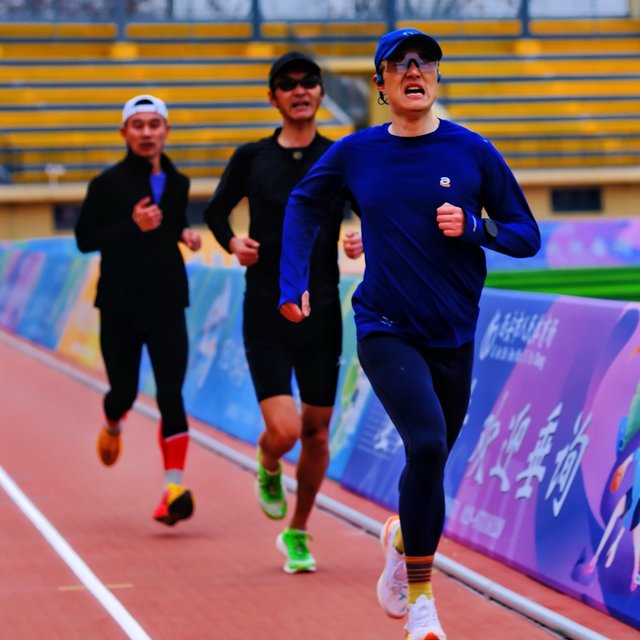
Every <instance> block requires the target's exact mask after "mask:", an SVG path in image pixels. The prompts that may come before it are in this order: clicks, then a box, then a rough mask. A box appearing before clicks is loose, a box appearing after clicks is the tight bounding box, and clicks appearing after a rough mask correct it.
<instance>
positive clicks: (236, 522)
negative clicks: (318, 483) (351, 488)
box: [0, 333, 638, 640]
mask: <svg viewBox="0 0 640 640" xmlns="http://www.w3.org/2000/svg"><path fill="white" fill-rule="evenodd" d="M0 338H1V339H0V380H1V384H0V394H1V396H0V406H1V407H2V419H1V421H0V545H1V548H2V553H1V554H0V640H36V639H46V640H76V639H82V640H112V639H113V640H116V639H121V638H127V637H129V638H135V639H136V640H144V639H146V638H153V639H154V640H165V639H166V640H200V639H202V640H218V639H220V640H222V639H224V640H231V639H235V638H243V639H244V638H251V639H253V638H256V639H257V638H260V639H264V640H297V639H299V638H304V639H305V640H383V639H384V640H394V639H397V640H401V639H402V638H403V632H402V623H401V622H399V621H395V620H391V619H389V618H387V617H385V616H384V614H383V613H382V612H381V611H380V609H379V607H378V605H377V602H376V599H375V583H376V580H377V577H378V573H379V570H380V567H381V562H382V555H381V551H380V547H379V544H378V542H377V540H376V539H375V537H374V536H373V535H371V533H367V532H365V531H364V530H363V529H362V528H358V527H355V526H354V525H353V524H350V523H349V522H346V521H345V520H344V519H341V518H338V517H336V516H335V515H334V514H332V513H330V512H329V511H327V510H325V509H319V510H317V511H316V512H315V513H314V515H313V516H312V520H311V523H310V529H311V531H312V534H313V536H314V541H313V543H312V549H313V552H314V554H315V556H316V559H317V560H318V565H319V568H318V572H317V573H315V574H307V575H296V576H289V575H286V574H285V573H284V572H282V570H281V564H282V559H281V557H280V555H279V554H278V552H277V551H276V549H275V546H274V539H275V536H276V535H277V534H278V532H279V531H280V529H281V525H280V524H279V523H274V522H271V521H269V520H267V519H266V518H264V517H263V516H262V514H261V513H260V512H259V510H258V507H257V506H256V504H255V500H254V496H253V478H252V471H251V469H249V468H247V467H246V466H244V467H243V466H242V465H241V464H238V462H237V460H236V461H235V462H234V461H229V460H228V459H226V458H225V457H223V456H221V455H218V454H216V453H215V452H213V451H212V450H211V448H210V447H207V446H201V445H202V442H204V441H205V440H207V439H211V438H213V439H215V441H216V442H218V443H220V446H221V447H228V448H229V450H230V451H232V452H235V454H236V455H237V456H238V459H240V460H242V459H247V460H251V459H253V457H254V451H253V449H252V448H251V447H248V446H247V445H245V444H244V443H241V442H238V441H236V440H233V439H231V438H229V437H227V436H225V435H224V434H221V433H219V432H217V431H216V430H214V429H212V428H211V427H208V426H206V425H203V424H200V423H198V422H196V421H192V423H191V424H192V428H193V430H194V442H192V445H191V448H190V452H189V457H188V463H187V471H186V474H185V476H186V477H185V481H186V483H187V484H188V485H189V486H190V487H191V488H192V490H193V492H194V494H195V497H196V513H195V515H194V517H193V519H191V520H189V521H187V522H183V523H179V524H178V525H177V526H176V527H175V528H168V527H163V526H162V525H159V524H157V523H156V522H154V521H153V520H152V518H151V513H152V511H153V509H154V507H155V505H156V502H157V500H158V499H159V497H160V493H161V487H162V470H161V465H160V453H159V450H158V447H157V444H156V421H155V419H154V417H153V416H154V415H155V414H154V412H155V408H154V405H153V404H152V403H150V402H148V401H146V400H143V401H142V402H141V405H140V406H139V408H138V409H137V410H134V411H132V412H131V413H130V414H129V416H128V419H127V424H126V427H125V429H126V431H125V434H124V450H123V455H122V458H121V460H120V461H119V463H118V464H117V465H116V466H115V467H113V468H110V469H108V468H104V467H102V466H101V465H100V463H99V462H98V460H97V457H96V454H95V436H96V432H97V428H98V426H99V423H100V419H101V410H100V406H101V393H100V392H99V390H98V389H96V388H95V386H96V384H97V385H100V384H104V381H103V380H101V379H100V378H96V375H95V374H94V373H90V372H83V371H80V370H79V369H77V368H74V369H73V372H75V375H74V376H70V375H69V370H70V367H69V365H68V364H66V363H63V362H61V361H59V360H55V359H52V358H51V356H50V354H48V353H44V352H41V351H40V350H38V349H35V348H33V347H32V346H30V345H27V343H25V342H22V341H19V340H18V339H15V338H14V337H12V336H9V335H8V334H5V333H0ZM25 348H26V351H25ZM39 354H42V357H43V358H44V359H45V362H42V361H41V358H40V355H39ZM47 360H53V364H54V365H56V363H59V364H60V366H61V367H62V369H60V368H59V367H58V366H52V363H51V362H49V363H47V362H46V361H47ZM83 379H85V380H87V381H89V382H92V383H93V387H92V386H91V385H89V386H88V385H87V384H86V383H85V382H83ZM212 392H213V393H215V390H212ZM200 436H201V437H200ZM245 456H246V458H245ZM285 472H286V473H287V474H288V475H289V476H292V475H293V474H292V468H291V467H290V466H286V468H285ZM323 496H326V497H327V501H328V502H329V503H332V501H334V502H335V501H337V502H338V503H342V504H344V505H346V507H348V508H349V509H351V510H352V511H353V512H354V513H355V512H357V513H358V514H361V515H362V518H364V519H368V520H369V521H371V522H374V523H382V522H383V521H384V520H385V519H386V518H387V516H388V515H389V512H387V511H386V510H384V509H382V508H381V507H378V506H377V505H375V504H372V503H370V502H369V501H367V500H364V499H361V498H359V497H357V496H354V495H352V494H349V493H348V492H345V491H344V490H342V489H341V488H340V487H339V486H337V485H335V484H334V483H332V482H330V481H327V482H326V483H325V484H324V486H323ZM440 553H441V554H442V556H443V557H446V558H449V559H451V560H453V561H455V562H458V563H461V564H463V565H465V566H466V567H469V568H470V569H472V570H473V571H475V572H478V573H479V574H481V575H483V576H486V577H487V578H489V579H490V580H492V581H495V582H496V583H498V584H499V585H502V586H504V587H506V588H507V589H509V590H512V591H514V592H517V593H518V594H520V595H522V596H524V597H525V598H527V599H530V600H531V602H532V604H533V605H534V606H538V605H541V606H543V607H546V608H548V609H550V610H552V611H555V612H557V614H560V615H561V616H563V617H566V618H568V619H570V620H572V621H575V623H577V624H578V625H582V626H583V627H584V628H586V629H589V630H593V635H592V637H593V638H602V637H606V638H611V639H612V640H626V639H629V640H631V638H637V637H638V633H637V632H636V631H634V630H632V629H631V628H630V627H628V626H626V625H623V624H622V623H619V622H617V621H615V620H613V619H611V618H609V617H608V616H605V615H603V614H601V613H599V612H597V611H594V610H593V609H591V608H590V607H586V606H584V605H581V604H580V603H578V602H576V601H575V600H573V599H571V598H568V597H566V596H563V595H561V594H558V593H556V592H554V591H552V590H550V589H547V588H545V587H543V586H542V585H540V584H538V583H537V582H535V581H533V580H530V579H529V578H527V577H524V576H522V575H521V574H519V573H516V572H514V571H511V570H510V569H508V568H506V567H504V566H502V565H500V564H499V563H496V562H493V561H491V560H489V559H486V558H484V557H482V556H481V555H479V554H476V553H474V552H472V551H470V550H468V549H466V548H464V547H462V546H460V545H457V544H455V543H453V542H451V541H448V540H444V541H443V543H442V545H441V548H440ZM434 580H435V593H436V598H437V601H438V603H439V605H438V609H439V612H440V617H441V620H442V622H443V625H444V627H445V629H446V630H447V632H448V637H449V640H466V639H470V638H473V639H474V640H484V639H489V638H490V639H491V640H503V639H504V640H537V639H544V638H553V637H559V636H557V635H556V634H555V633H552V632H551V631H549V630H548V629H546V628H543V627H541V626H540V625H539V624H537V623H534V622H532V621H531V620H529V619H527V618H525V617H523V616H522V615H520V614H518V613H516V612H514V611H513V610H511V609H509V608H506V607H504V606H501V605H500V604H497V603H496V602H493V601H491V600H490V599H488V598H486V597H484V596H482V595H480V594H478V593H477V592H476V591H473V590H471V589H469V588H468V587H466V586H464V585H463V584H461V583H460V582H459V581H458V580H456V579H454V578H452V577H450V576H449V575H446V574H444V573H443V572H442V571H436V575H435V578H434ZM583 637H586V636H583Z"/></svg>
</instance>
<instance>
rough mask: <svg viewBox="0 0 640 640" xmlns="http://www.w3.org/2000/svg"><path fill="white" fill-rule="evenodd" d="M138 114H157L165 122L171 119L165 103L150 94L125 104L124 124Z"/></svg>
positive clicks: (132, 99) (123, 111) (123, 112)
mask: <svg viewBox="0 0 640 640" xmlns="http://www.w3.org/2000/svg"><path fill="white" fill-rule="evenodd" d="M136 113H157V114H158V115H160V116H162V117H163V118H164V119H165V120H168V119H169V111H168V110H167V105H166V104H165V103H164V101H162V100H160V98H156V97H155V96H151V95H148V94H143V95H140V96H136V97H135V98H131V100H127V102H125V105H124V107H123V109H122V124H124V123H125V122H126V121H127V120H128V119H129V118H130V117H131V116H132V115H134V114H136Z"/></svg>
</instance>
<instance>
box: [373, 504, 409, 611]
mask: <svg viewBox="0 0 640 640" xmlns="http://www.w3.org/2000/svg"><path fill="white" fill-rule="evenodd" d="M399 528H400V519H399V518H398V516H391V518H389V519H388V520H387V522H386V523H385V525H384V527H383V528H382V532H381V533H380V544H381V545H382V550H383V551H384V556H385V563H384V569H383V570H382V573H381V574H380V578H378V586H377V594H378V602H379V603H380V606H381V607H382V608H383V609H384V612H385V613H386V614H387V615H388V616H390V617H391V618H403V617H404V616H405V615H406V614H407V591H408V589H409V587H408V582H407V565H406V564H405V561H404V555H403V554H402V553H398V551H397V550H396V548H395V547H394V546H393V539H394V538H395V535H396V531H398V529H399Z"/></svg>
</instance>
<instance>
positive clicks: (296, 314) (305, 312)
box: [280, 291, 311, 322]
mask: <svg viewBox="0 0 640 640" xmlns="http://www.w3.org/2000/svg"><path fill="white" fill-rule="evenodd" d="M280 313H281V314H282V315H283V316H284V317H285V318H286V319H287V320H289V321H290V322H302V321H303V320H304V319H305V318H308V317H309V315H310V314H311V305H310V304H309V292H308V291H305V292H304V293H303V294H302V299H301V301H300V305H297V304H296V303H295V302H285V303H284V304H283V305H282V306H281V307H280Z"/></svg>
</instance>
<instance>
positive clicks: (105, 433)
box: [96, 425, 122, 467]
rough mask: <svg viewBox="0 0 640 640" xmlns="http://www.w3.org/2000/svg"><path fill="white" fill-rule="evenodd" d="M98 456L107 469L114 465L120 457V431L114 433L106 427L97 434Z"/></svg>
mask: <svg viewBox="0 0 640 640" xmlns="http://www.w3.org/2000/svg"><path fill="white" fill-rule="evenodd" d="M96 445H97V448H98V456H99V458H100V460H102V464H104V465H105V466H107V467H110V466H111V465H114V464H115V463H116V462H117V461H118V458H119V457H120V450H121V448H122V447H121V445H120V431H117V432H114V431H113V430H111V429H110V428H109V427H108V426H107V425H105V426H104V427H102V429H100V433H99V434H98V442H97V443H96Z"/></svg>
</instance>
